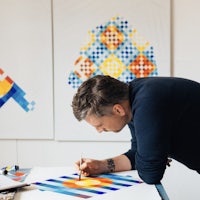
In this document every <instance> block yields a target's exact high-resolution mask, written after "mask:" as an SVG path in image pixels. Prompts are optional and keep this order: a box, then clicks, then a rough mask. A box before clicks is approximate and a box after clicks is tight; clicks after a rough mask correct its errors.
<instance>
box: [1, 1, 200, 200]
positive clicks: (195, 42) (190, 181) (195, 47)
mask: <svg viewBox="0 0 200 200" xmlns="http://www.w3.org/2000/svg"><path fill="white" fill-rule="evenodd" d="M199 10H200V1H199V0H190V1H188V0H172V75H173V76H179V77H186V78H190V79H193V80H197V81H199V82H200V75H199V74H200V66H199V63H198V58H199V57H200V51H199V47H200V37H199V35H200V26H199V25H200V20H199V19H200V12H199ZM129 145H130V144H129V142H57V141H54V140H1V141H0V158H1V162H0V167H1V166H5V165H10V164H18V165H19V166H20V167H33V166H66V165H73V163H74V162H75V161H76V160H77V159H79V156H80V154H81V153H82V154H83V156H88V157H94V158H98V159H101V158H107V157H111V156H115V155H118V154H120V153H123V152H124V151H126V150H127V149H128V148H129ZM162 182H163V185H164V186H165V189H166V191H167V193H168V195H169V197H170V199H172V200H180V199H182V200H188V199H190V200H198V199H200V190H199V185H200V175H198V174H197V173H196V172H193V171H191V170H189V169H187V168H186V167H185V166H183V165H182V164H179V163H177V162H176V161H173V162H172V166H171V167H170V168H168V169H167V170H166V173H165V176H164V179H163V181H162Z"/></svg>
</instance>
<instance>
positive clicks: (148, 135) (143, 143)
mask: <svg viewBox="0 0 200 200" xmlns="http://www.w3.org/2000/svg"><path fill="white" fill-rule="evenodd" d="M163 102H166V101H162V98H158V99H156V98H151V97H147V98H143V99H140V101H139V103H138V106H137V109H136V110H135V114H134V127H135V137H136V140H137V150H136V153H135V167H136V169H137V171H138V174H139V176H140V177H141V178H142V179H143V180H144V181H145V182H146V183H148V184H156V183H159V182H160V180H161V179H162V178H163V174H164V172H165V169H166V163H167V157H168V140H169V132H170V127H171V125H170V115H169V113H170V111H169V110H170V108H169V107H168V105H166V103H163Z"/></svg>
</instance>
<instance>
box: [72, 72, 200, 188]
mask: <svg viewBox="0 0 200 200" xmlns="http://www.w3.org/2000/svg"><path fill="white" fill-rule="evenodd" d="M72 108H73V113H74V115H75V117H76V118H77V119H78V120H79V121H81V120H85V121H86V122H88V123H89V124H90V125H92V126H93V127H94V128H96V130H97V131H98V132H103V131H104V132H107V131H113V132H119V131H120V130H122V129H123V128H124V126H126V125H128V126H129V128H130V132H131V135H132V140H131V149H130V150H129V151H127V152H126V153H124V154H122V155H119V156H117V157H114V158H110V159H105V160H95V159H89V158H83V159H82V164H81V166H80V168H79V164H80V162H79V161H78V162H76V167H77V168H78V170H80V169H81V172H82V174H83V175H85V176H89V175H94V174H101V173H109V172H119V171H125V170H131V169H136V170H137V171H138V174H139V176H140V177H141V179H143V181H145V182H146V183H148V184H156V183H158V182H160V180H161V179H162V177H163V174H164V172H165V169H166V165H169V159H168V158H173V159H175V160H177V161H179V162H181V163H183V164H184V165H186V166H187V167H188V168H190V169H193V170H196V171H197V172H198V173H200V145H199V143H200V84H199V83H197V82H194V81H192V80H187V79H182V78H172V77H149V78H138V79H135V80H133V81H132V82H130V83H129V84H126V83H123V82H121V81H119V80H117V79H114V78H112V77H110V76H103V75H97V76H95V77H93V78H90V79H88V80H86V81H85V82H84V83H83V84H82V85H81V86H80V87H79V88H78V91H77V93H76V94H75V95H74V98H73V102H72Z"/></svg>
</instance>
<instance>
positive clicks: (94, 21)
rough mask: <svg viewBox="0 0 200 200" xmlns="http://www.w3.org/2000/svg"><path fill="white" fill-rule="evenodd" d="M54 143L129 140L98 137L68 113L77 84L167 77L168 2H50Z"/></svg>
mask: <svg viewBox="0 0 200 200" xmlns="http://www.w3.org/2000/svg"><path fill="white" fill-rule="evenodd" d="M53 8H54V15H53V19H54V75H55V76H54V80H55V82H54V83H55V136H56V139H57V140H85V141H129V140H130V134H129V130H128V128H127V127H125V128H124V129H123V131H122V132H121V133H117V134H116V133H115V134H114V133H106V134H104V133H102V134H99V133H97V132H96V130H94V128H93V127H90V125H88V124H86V123H85V122H81V123H80V122H78V121H77V120H76V119H75V118H74V116H73V112H72V108H71V102H72V98H73V95H74V94H75V92H76V90H77V88H78V87H79V86H80V84H81V83H82V82H83V81H84V80H87V79H88V78H90V77H93V76H95V75H97V74H103V75H111V76H113V77H115V78H117V79H119V80H121V81H124V82H129V81H131V80H133V79H134V78H140V77H148V76H170V1H164V0H163V1H160V0H157V1H155V0H154V1H151V0H150V1H149V0H125V1H120V0H117V1H116V0H111V1H106V0H102V1H89V0H87V1H81V0H76V1H64V0H55V1H53Z"/></svg>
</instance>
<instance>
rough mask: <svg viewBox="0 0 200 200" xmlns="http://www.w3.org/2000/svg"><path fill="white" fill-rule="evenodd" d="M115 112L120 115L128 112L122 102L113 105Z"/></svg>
mask: <svg viewBox="0 0 200 200" xmlns="http://www.w3.org/2000/svg"><path fill="white" fill-rule="evenodd" d="M113 113H114V114H116V115H120V116H124V115H125V114H126V113H125V110H124V108H123V106H122V105H120V104H115V105H114V106H113Z"/></svg>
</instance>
